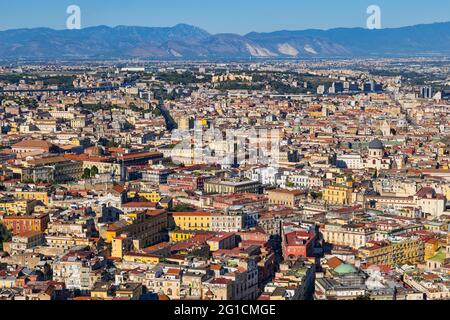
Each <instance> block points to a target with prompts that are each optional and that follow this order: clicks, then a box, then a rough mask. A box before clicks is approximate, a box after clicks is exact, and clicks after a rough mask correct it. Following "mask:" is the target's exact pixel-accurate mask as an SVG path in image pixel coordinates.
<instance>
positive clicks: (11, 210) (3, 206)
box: [0, 199, 37, 215]
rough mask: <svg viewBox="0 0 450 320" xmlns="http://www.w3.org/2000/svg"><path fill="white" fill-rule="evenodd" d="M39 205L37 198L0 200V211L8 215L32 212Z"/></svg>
mask: <svg viewBox="0 0 450 320" xmlns="http://www.w3.org/2000/svg"><path fill="white" fill-rule="evenodd" d="M36 205H37V201H35V200H32V201H30V200H11V199H5V200H0V212H3V213H5V214H7V215H20V214H30V213H32V212H33V209H34V207H35V206H36Z"/></svg>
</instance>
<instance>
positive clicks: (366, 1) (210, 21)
mask: <svg viewBox="0 0 450 320" xmlns="http://www.w3.org/2000/svg"><path fill="white" fill-rule="evenodd" d="M69 5H78V6H79V7H80V8H81V14H82V15H81V17H82V25H81V27H82V28H88V27H94V26H109V27H115V26H140V27H171V26H174V25H177V24H189V25H194V26H197V27H199V28H202V29H204V30H206V31H208V32H209V33H211V34H218V33H237V34H240V35H243V34H247V33H250V32H271V31H279V30H308V29H319V30H329V29H335V28H358V27H361V28H364V27H366V21H367V17H368V14H367V12H366V10H367V7H368V6H370V5H378V6H379V7H380V9H381V16H382V28H383V29H388V28H398V27H407V26H413V25H418V24H430V23H440V22H448V21H450V1H448V0H435V1H433V2H432V3H430V2H426V1H422V0H417V1H407V0H397V1H395V2H394V1H389V0H377V1H373V0H354V1H342V2H336V1H332V0H323V1H321V2H320V3H310V2H308V1H304V0H279V1H277V2H274V1H270V0H258V1H257V0H246V1H238V0H229V1H227V2H226V3H222V2H211V1H206V0H189V1H182V0H168V1H160V0H155V1H151V2H149V1H144V0H128V1H127V2H126V3H124V2H123V1H120V0H111V1H109V2H108V3H107V4H105V3H104V1H99V0H91V1H88V0H77V1H74V0H61V1H58V2H57V3H55V1H51V0H41V1H39V2H36V1H31V0H22V1H20V2H14V3H10V2H8V3H7V2H2V3H0V31H5V30H11V29H23V28H51V29H57V30H60V29H64V28H65V24H66V19H67V17H68V14H67V13H66V9H67V7H68V6H69ZM399 13H401V14H399Z"/></svg>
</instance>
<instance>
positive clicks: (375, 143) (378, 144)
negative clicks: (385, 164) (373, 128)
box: [369, 139, 384, 150]
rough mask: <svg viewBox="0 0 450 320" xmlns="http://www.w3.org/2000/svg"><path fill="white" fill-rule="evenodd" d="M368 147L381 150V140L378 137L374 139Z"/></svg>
mask: <svg viewBox="0 0 450 320" xmlns="http://www.w3.org/2000/svg"><path fill="white" fill-rule="evenodd" d="M369 149H372V150H383V149H384V145H383V142H381V141H380V140H378V139H375V140H373V141H372V142H371V143H370V144H369Z"/></svg>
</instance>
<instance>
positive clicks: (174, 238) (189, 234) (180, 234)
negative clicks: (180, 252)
mask: <svg viewBox="0 0 450 320" xmlns="http://www.w3.org/2000/svg"><path fill="white" fill-rule="evenodd" d="M195 234H196V233H195V232H193V231H186V230H174V231H170V232H169V238H170V241H171V242H180V241H185V240H189V239H192V238H193V237H194V236H195Z"/></svg>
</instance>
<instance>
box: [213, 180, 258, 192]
mask: <svg viewBox="0 0 450 320" xmlns="http://www.w3.org/2000/svg"><path fill="white" fill-rule="evenodd" d="M204 189H205V192H207V193H226V194H232V193H260V192H261V183H259V182H257V181H240V182H233V181H217V180H216V181H207V182H205V187H204Z"/></svg>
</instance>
